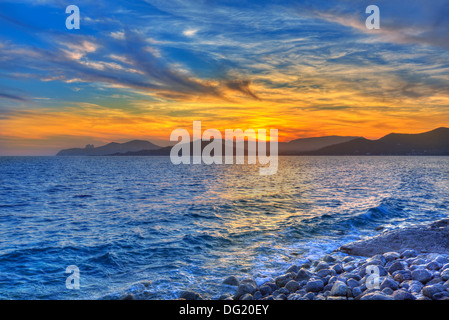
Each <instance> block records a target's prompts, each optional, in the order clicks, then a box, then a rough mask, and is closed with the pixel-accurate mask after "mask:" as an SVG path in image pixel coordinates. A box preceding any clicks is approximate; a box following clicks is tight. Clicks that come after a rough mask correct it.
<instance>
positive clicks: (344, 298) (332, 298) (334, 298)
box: [327, 296, 347, 301]
mask: <svg viewBox="0 0 449 320" xmlns="http://www.w3.org/2000/svg"><path fill="white" fill-rule="evenodd" d="M327 300H329V301H335V300H347V298H346V297H342V296H329V297H327Z"/></svg>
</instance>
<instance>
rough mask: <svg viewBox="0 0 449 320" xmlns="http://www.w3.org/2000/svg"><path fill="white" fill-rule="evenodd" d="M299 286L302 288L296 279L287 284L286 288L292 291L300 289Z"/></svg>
mask: <svg viewBox="0 0 449 320" xmlns="http://www.w3.org/2000/svg"><path fill="white" fill-rule="evenodd" d="M299 288H300V286H299V283H298V282H297V281H295V280H290V281H289V282H287V284H286V285H285V289H287V290H288V291H289V292H291V293H293V292H296V291H297V290H299Z"/></svg>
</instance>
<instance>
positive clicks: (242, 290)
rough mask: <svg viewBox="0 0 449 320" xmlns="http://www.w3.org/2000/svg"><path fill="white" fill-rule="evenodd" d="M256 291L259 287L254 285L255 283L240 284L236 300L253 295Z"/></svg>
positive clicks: (235, 296)
mask: <svg viewBox="0 0 449 320" xmlns="http://www.w3.org/2000/svg"><path fill="white" fill-rule="evenodd" d="M256 290H257V285H254V284H253V283H251V282H249V281H248V282H244V281H242V282H241V283H240V284H239V286H238V288H237V291H236V292H235V295H234V299H235V300H239V299H240V297H241V296H243V295H245V294H247V293H249V294H251V295H253V294H254V293H255V292H256Z"/></svg>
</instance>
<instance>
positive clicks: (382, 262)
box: [181, 219, 449, 300]
mask: <svg viewBox="0 0 449 320" xmlns="http://www.w3.org/2000/svg"><path fill="white" fill-rule="evenodd" d="M412 234H413V237H412ZM432 235H433V236H435V238H434V239H431V238H430V237H431V236H432ZM401 237H403V239H402V238H401ZM405 244H406V245H411V246H410V247H408V246H403V245H405ZM391 248H396V249H394V250H391ZM339 251H340V252H336V253H334V254H330V255H326V256H324V257H323V258H321V259H318V260H310V261H309V262H306V263H304V264H302V265H293V266H291V267H290V268H288V269H287V272H286V273H285V274H282V275H279V276H278V277H276V278H275V279H272V280H269V281H267V282H264V283H261V284H259V285H258V284H257V283H256V281H254V280H253V279H242V280H240V281H239V279H237V277H235V276H230V277H228V278H226V279H225V281H224V283H227V284H228V285H233V286H236V287H237V289H236V290H235V293H229V294H225V295H222V296H221V297H220V298H219V299H226V300H230V299H233V300H449V219H446V220H440V221H437V222H434V223H432V224H430V225H426V226H414V227H408V228H404V229H400V230H393V231H391V232H384V233H383V234H381V235H379V236H376V237H373V238H370V239H367V240H362V241H357V242H353V243H350V244H348V245H344V246H341V247H340V250H339ZM342 252H343V253H342ZM428 252H433V253H428ZM435 252H436V253H435ZM344 253H347V254H351V255H347V256H345V255H344ZM186 292H187V291H186ZM186 292H184V293H182V294H181V299H186V298H193V299H198V298H200V299H201V296H199V295H195V294H194V293H192V292H188V294H186ZM186 300H188V299H186Z"/></svg>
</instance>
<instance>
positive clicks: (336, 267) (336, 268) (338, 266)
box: [331, 263, 343, 274]
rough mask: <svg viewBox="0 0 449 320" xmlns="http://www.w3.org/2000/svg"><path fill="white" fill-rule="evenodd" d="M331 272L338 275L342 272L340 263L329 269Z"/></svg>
mask: <svg viewBox="0 0 449 320" xmlns="http://www.w3.org/2000/svg"><path fill="white" fill-rule="evenodd" d="M331 270H334V271H335V273H337V274H340V273H342V272H343V266H342V265H341V264H340V263H337V264H334V265H333V266H332V267H331Z"/></svg>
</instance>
